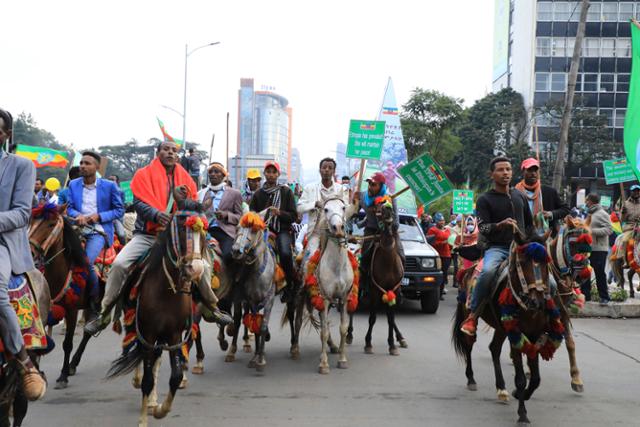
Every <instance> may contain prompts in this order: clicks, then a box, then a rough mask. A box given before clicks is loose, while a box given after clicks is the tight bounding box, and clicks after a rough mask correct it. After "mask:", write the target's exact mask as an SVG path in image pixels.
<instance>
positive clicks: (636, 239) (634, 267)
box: [610, 221, 640, 298]
mask: <svg viewBox="0 0 640 427" xmlns="http://www.w3.org/2000/svg"><path fill="white" fill-rule="evenodd" d="M619 244H622V245H624V248H620V250H621V251H622V252H623V255H622V257H621V258H614V257H613V256H612V257H611V258H610V264H611V270H612V271H613V274H614V276H615V278H616V282H617V283H618V287H619V288H621V289H624V283H625V280H624V268H625V264H626V265H627V266H628V268H629V270H627V281H628V282H629V297H631V298H635V296H636V293H635V290H634V289H633V276H634V275H635V274H637V275H638V276H640V221H638V222H636V223H635V225H634V227H633V231H632V235H631V239H630V240H628V241H627V242H626V243H619V242H618V241H616V245H619ZM638 292H640V286H639V287H638Z"/></svg>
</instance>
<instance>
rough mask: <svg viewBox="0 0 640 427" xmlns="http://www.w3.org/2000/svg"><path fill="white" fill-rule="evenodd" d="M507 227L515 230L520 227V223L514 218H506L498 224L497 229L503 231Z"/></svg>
mask: <svg viewBox="0 0 640 427" xmlns="http://www.w3.org/2000/svg"><path fill="white" fill-rule="evenodd" d="M506 227H513V228H514V229H515V228H516V227H518V222H517V221H516V220H515V219H513V218H505V219H503V220H502V221H500V222H499V223H497V224H496V228H497V229H498V230H502V229H504V228H506Z"/></svg>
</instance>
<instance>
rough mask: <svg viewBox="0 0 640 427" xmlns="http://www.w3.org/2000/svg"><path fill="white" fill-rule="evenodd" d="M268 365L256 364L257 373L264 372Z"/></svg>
mask: <svg viewBox="0 0 640 427" xmlns="http://www.w3.org/2000/svg"><path fill="white" fill-rule="evenodd" d="M266 366H267V364H266V363H256V372H264V368H266Z"/></svg>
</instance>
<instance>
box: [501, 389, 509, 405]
mask: <svg viewBox="0 0 640 427" xmlns="http://www.w3.org/2000/svg"><path fill="white" fill-rule="evenodd" d="M498 401H499V402H502V403H507V402H509V392H508V391H507V390H498Z"/></svg>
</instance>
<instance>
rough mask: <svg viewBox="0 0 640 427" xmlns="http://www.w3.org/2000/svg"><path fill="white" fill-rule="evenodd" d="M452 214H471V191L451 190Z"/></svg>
mask: <svg viewBox="0 0 640 427" xmlns="http://www.w3.org/2000/svg"><path fill="white" fill-rule="evenodd" d="M453 213H454V214H462V215H470V214H472V213H473V191H471V190H453Z"/></svg>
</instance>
